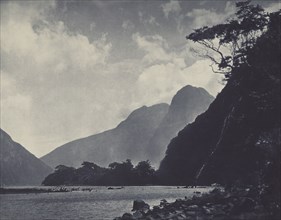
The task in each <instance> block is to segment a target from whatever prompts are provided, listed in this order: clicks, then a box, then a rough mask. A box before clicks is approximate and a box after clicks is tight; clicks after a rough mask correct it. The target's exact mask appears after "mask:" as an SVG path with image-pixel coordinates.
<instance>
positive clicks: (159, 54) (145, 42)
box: [132, 33, 170, 64]
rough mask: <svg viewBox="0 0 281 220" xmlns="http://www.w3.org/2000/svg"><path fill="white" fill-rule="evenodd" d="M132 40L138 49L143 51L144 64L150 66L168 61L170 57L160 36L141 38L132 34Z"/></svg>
mask: <svg viewBox="0 0 281 220" xmlns="http://www.w3.org/2000/svg"><path fill="white" fill-rule="evenodd" d="M132 38H133V40H134V41H135V42H136V43H137V45H138V48H139V49H140V50H143V51H145V53H146V54H145V56H144V61H145V62H146V63H149V64H151V63H154V62H161V61H168V60H170V56H169V55H168V54H167V52H166V49H167V47H168V45H167V42H166V40H165V39H164V38H163V37H162V36H160V35H152V36H141V35H140V34H139V33H136V34H133V36H132Z"/></svg>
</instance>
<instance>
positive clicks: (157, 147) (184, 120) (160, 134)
mask: <svg viewBox="0 0 281 220" xmlns="http://www.w3.org/2000/svg"><path fill="white" fill-rule="evenodd" d="M213 100H214V98H213V97H212V96H211V95H210V94H209V93H208V92H207V91H206V90H205V89H203V88H196V87H192V86H189V85H188V86H185V87H183V88H182V89H181V90H179V91H178V92H177V94H176V95H175V96H174V97H173V99H172V102H171V105H170V108H169V112H168V113H167V115H166V116H165V118H164V119H163V121H162V122H161V123H160V125H159V127H158V128H157V130H156V132H155V135H154V136H153V138H152V139H151V140H150V142H149V145H148V148H147V152H148V154H147V158H148V159H149V160H151V161H152V162H153V163H154V165H155V166H159V163H160V161H161V160H162V159H163V158H164V155H165V150H166V148H167V145H168V144H169V142H170V140H171V139H172V138H173V137H175V136H177V133H178V132H179V131H180V130H182V129H183V128H184V127H185V126H186V125H187V124H189V123H191V122H193V121H194V120H195V118H196V117H197V116H198V115H199V114H201V113H203V112H204V111H206V110H207V108H208V107H209V105H210V104H211V102H212V101H213Z"/></svg>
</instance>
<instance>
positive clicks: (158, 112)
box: [42, 86, 213, 167]
mask: <svg viewBox="0 0 281 220" xmlns="http://www.w3.org/2000/svg"><path fill="white" fill-rule="evenodd" d="M212 100H213V97H212V96H211V95H209V93H208V92H207V91H206V90H204V89H202V88H195V87H192V86H186V87H184V88H182V89H181V90H180V91H178V93H177V94H176V95H175V97H174V98H173V100H172V103H171V106H170V107H169V105H168V104H158V105H154V106H151V107H146V106H144V107H141V108H139V109H137V110H135V111H133V112H132V113H131V114H130V115H129V116H128V118H127V119H126V120H124V121H123V122H121V123H120V124H119V125H118V126H117V127H116V128H114V129H112V130H109V131H105V132H103V133H100V134H96V135H92V136H90V137H86V138H82V139H79V140H75V141H72V142H70V143H67V144H65V145H63V146H61V147H59V148H57V149H55V150H54V151H52V152H51V153H49V154H47V155H45V156H44V157H42V160H43V161H44V162H45V163H46V164H48V165H49V166H51V167H55V166H57V165H59V164H63V165H66V166H74V167H78V166H80V165H81V163H82V162H83V161H92V162H94V163H97V164H99V165H101V166H107V165H108V164H109V163H112V162H114V161H124V160H126V159H128V158H129V159H132V161H133V162H134V163H135V162H139V161H142V160H147V159H149V160H150V161H151V163H152V165H154V166H156V167H157V166H158V165H159V162H160V160H161V159H162V158H163V157H164V152H165V150H166V146H167V145H168V143H169V141H170V139H171V138H172V137H174V136H175V135H176V134H177V132H178V131H180V130H181V129H182V128H183V127H184V125H185V124H187V123H189V122H192V121H193V120H194V119H195V117H196V116H197V115H198V114H200V113H202V112H204V111H205V110H206V109H207V108H208V106H209V104H210V103H211V102H212Z"/></svg>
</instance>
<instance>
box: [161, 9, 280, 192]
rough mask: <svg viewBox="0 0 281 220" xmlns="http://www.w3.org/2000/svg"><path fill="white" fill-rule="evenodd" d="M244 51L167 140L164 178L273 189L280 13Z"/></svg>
mask: <svg viewBox="0 0 281 220" xmlns="http://www.w3.org/2000/svg"><path fill="white" fill-rule="evenodd" d="M246 53H247V54H246V55H247V60H246V62H244V63H241V64H240V65H239V66H238V67H234V68H233V70H232V72H231V76H230V77H229V79H228V83H227V85H226V86H225V88H224V89H223V90H222V92H221V93H220V94H219V95H218V96H217V97H216V99H215V100H214V102H213V103H212V104H211V105H210V107H209V109H208V110H207V111H206V112H205V113H203V114H202V115H200V116H199V117H197V118H196V120H195V122H194V123H192V124H190V125H188V126H186V127H185V128H184V129H183V130H182V131H181V132H180V133H179V135H178V136H177V137H176V138H174V139H173V140H172V141H171V143H170V144H169V146H168V149H167V151H166V156H165V158H164V159H163V161H162V163H161V165H160V169H159V174H160V175H161V177H162V180H163V182H164V183H166V184H194V183H197V184H211V183H214V182H216V183H221V184H226V185H231V184H234V183H240V184H253V185H259V184H262V183H266V184H269V185H272V186H274V188H275V193H277V195H278V194H279V192H280V191H279V190H280V188H279V187H280V12H277V13H274V14H271V16H270V22H269V24H268V29H267V31H266V32H265V33H264V34H263V35H262V36H261V37H259V38H258V39H257V41H256V43H255V45H254V46H253V47H252V48H251V49H248V50H247V51H246Z"/></svg>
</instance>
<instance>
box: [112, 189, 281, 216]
mask: <svg viewBox="0 0 281 220" xmlns="http://www.w3.org/2000/svg"><path fill="white" fill-rule="evenodd" d="M274 196H276V198H272V192H271V189H269V188H267V187H247V188H238V187H235V188H232V189H227V190H225V189H223V188H215V189H214V190H212V191H211V192H210V193H206V194H202V195H198V194H195V195H194V196H193V197H192V198H191V199H188V198H185V199H177V200H176V201H175V202H173V203H168V202H167V201H166V200H162V201H161V203H160V205H158V206H154V207H153V208H149V206H148V204H146V203H145V202H144V201H135V202H134V208H133V213H125V214H123V215H122V217H117V218H115V219H114V220H158V219H172V220H183V219H190V220H193V219H194V220H195V219H196V220H209V219H216V220H244V219H246V220H275V219H276V220H277V219H280V199H278V195H274Z"/></svg>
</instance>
